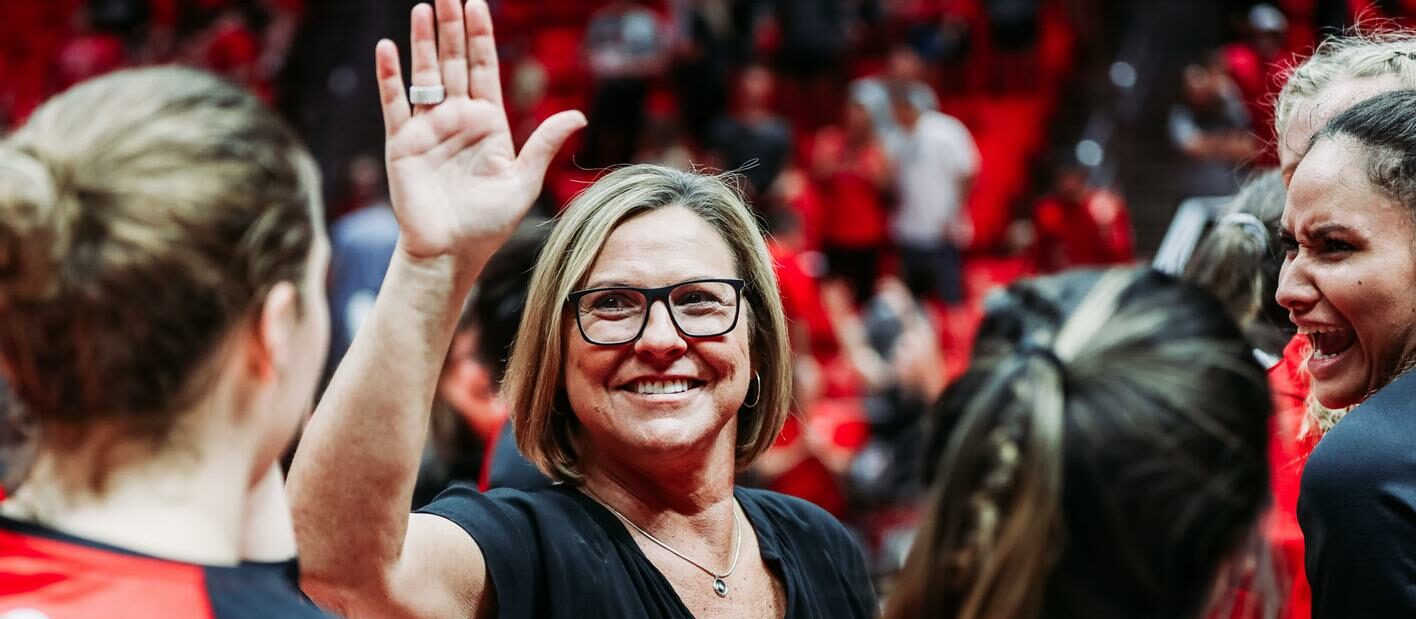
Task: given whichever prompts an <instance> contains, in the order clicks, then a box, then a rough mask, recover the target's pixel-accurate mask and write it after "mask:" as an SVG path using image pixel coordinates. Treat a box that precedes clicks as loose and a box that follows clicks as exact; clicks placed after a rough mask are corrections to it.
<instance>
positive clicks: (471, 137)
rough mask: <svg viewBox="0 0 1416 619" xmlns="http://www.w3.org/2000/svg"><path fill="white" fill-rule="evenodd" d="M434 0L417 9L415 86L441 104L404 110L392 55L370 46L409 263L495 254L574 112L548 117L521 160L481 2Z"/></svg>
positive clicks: (572, 124) (574, 120) (577, 123)
mask: <svg viewBox="0 0 1416 619" xmlns="http://www.w3.org/2000/svg"><path fill="white" fill-rule="evenodd" d="M459 4H460V2H459V0H438V1H437V12H436V21H437V24H436V28H437V34H436V37H435V35H434V12H433V10H432V8H431V7H429V6H428V5H426V4H420V5H418V6H416V7H414V9H413V26H412V37H411V39H412V42H411V46H410V50H411V54H412V73H413V75H412V77H413V85H414V86H425V87H426V86H442V87H443V88H444V89H445V90H446V93H447V95H446V99H445V100H444V101H443V102H441V103H438V104H435V105H417V106H413V107H412V108H410V106H409V104H408V98H407V95H406V94H405V90H404V82H403V75H402V73H401V70H400V68H399V58H398V49H397V47H396V46H394V44H393V43H392V42H390V41H380V42H379V45H378V47H377V49H376V52H375V56H376V64H377V67H378V75H379V96H380V99H381V101H382V105H383V116H384V128H385V130H386V143H385V158H386V160H387V164H388V180H389V194H390V196H389V197H390V199H391V201H392V203H393V209H394V212H395V214H396V215H397V217H398V227H399V231H400V244H401V245H402V247H403V250H404V251H406V252H407V253H408V254H409V255H410V256H412V257H415V258H432V257H438V256H444V255H467V254H481V255H483V256H485V255H488V254H490V253H491V252H492V251H495V250H496V248H497V247H499V246H500V245H501V243H502V242H503V241H504V240H505V239H506V237H507V236H508V235H510V234H511V231H512V230H513V229H514V228H515V227H516V224H517V223H518V222H520V221H521V218H522V217H524V216H525V215H526V211H527V209H529V208H530V206H531V202H532V200H534V199H535V198H536V195H537V194H538V193H540V188H541V182H542V180H544V178H545V173H546V167H547V166H549V165H550V162H551V158H552V157H553V156H554V155H555V153H556V151H557V150H559V149H560V147H561V145H562V144H564V143H565V140H566V138H568V137H570V134H571V133H573V132H575V131H576V130H578V129H579V128H581V127H583V126H584V125H585V118H584V116H582V115H581V114H580V113H579V112H561V113H560V114H556V115H555V116H552V117H550V118H548V119H546V121H545V122H544V123H542V124H541V126H540V127H538V128H537V129H536V131H535V132H534V133H532V135H531V137H530V139H528V140H527V141H526V144H525V146H524V147H523V148H522V149H521V154H520V155H519V156H518V155H517V153H516V151H515V149H514V147H513V146H512V142H511V131H510V129H509V127H508V125H507V121H506V113H505V112H504V111H503V108H502V97H501V77H500V75H499V73H498V68H497V57H496V46H495V41H494V40H493V37H492V23H491V16H490V15H489V13H488V11H487V4H486V2H485V1H484V0H471V1H470V2H468V3H467V5H466V6H465V7H463V6H459Z"/></svg>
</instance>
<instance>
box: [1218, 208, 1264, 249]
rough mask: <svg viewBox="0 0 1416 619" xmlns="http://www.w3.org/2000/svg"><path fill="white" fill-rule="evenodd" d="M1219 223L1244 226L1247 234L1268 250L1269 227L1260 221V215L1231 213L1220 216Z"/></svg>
mask: <svg viewBox="0 0 1416 619" xmlns="http://www.w3.org/2000/svg"><path fill="white" fill-rule="evenodd" d="M1219 225H1221V226H1239V227H1240V228H1243V229H1244V233H1245V234H1248V235H1249V237H1250V238H1252V239H1254V240H1255V241H1258V242H1259V243H1261V244H1262V245H1263V247H1264V251H1268V248H1269V231H1268V228H1266V227H1264V222H1262V221H1259V218H1258V217H1255V216H1253V215H1250V214H1249V213H1230V214H1228V215H1225V216H1224V217H1222V218H1220V220H1219Z"/></svg>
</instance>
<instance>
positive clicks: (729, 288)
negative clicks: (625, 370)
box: [566, 279, 746, 346]
mask: <svg viewBox="0 0 1416 619" xmlns="http://www.w3.org/2000/svg"><path fill="white" fill-rule="evenodd" d="M744 286H746V282H743V281H742V280H740V279H695V280H692V281H687V282H680V283H677V284H674V285H672V286H664V287H662V288H631V287H628V286H616V287H613V288H590V289H588V290H577V291H575V292H572V293H570V295H568V296H567V297H566V302H567V303H569V304H570V306H571V307H573V308H575V324H576V326H577V327H579V328H580V337H583V338H585V341H587V342H590V343H591V344H595V345H598V346H618V345H620V344H627V343H629V342H633V341H635V340H637V339H639V336H641V335H643V334H644V326H645V325H647V324H649V308H650V307H651V306H653V305H654V302H655V301H663V302H664V306H665V307H667V308H668V309H669V319H670V320H672V321H673V323H674V327H675V328H677V329H678V330H679V333H682V334H684V335H686V336H688V337H717V336H719V335H722V334H724V333H727V332H729V331H732V330H733V328H734V327H737V319H738V306H739V305H741V301H742V289H743V287H744Z"/></svg>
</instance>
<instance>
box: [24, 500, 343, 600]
mask: <svg viewBox="0 0 1416 619" xmlns="http://www.w3.org/2000/svg"><path fill="white" fill-rule="evenodd" d="M293 565H294V563H293V562H291V563H288V564H286V563H245V564H241V565H239V566H229V567H226V566H208V565H198V564H193V563H182V562H178V561H168V560H165V559H158V558H155V557H150V556H146V555H140V554H137V553H133V552H130V551H127V550H123V549H121V548H116V547H113V546H109V545H106V544H101V543H98V542H93V541H89V540H85V539H81V538H77V537H74V536H71V535H66V534H63V533H59V532H57V531H54V530H52V529H47V528H45V527H41V526H37V525H34V524H30V523H25V522H20V521H17V520H11V519H8V518H0V616H10V615H9V613H15V616H23V617H26V618H30V619H40V618H47V619H80V618H83V619H89V618H93V617H105V618H107V619H149V618H152V617H180V618H183V619H256V618H285V617H290V618H296V619H322V618H327V617H330V615H327V614H325V613H324V612H322V611H320V610H319V609H318V608H316V607H315V605H314V604H312V603H310V602H309V601H308V600H307V599H305V597H304V595H303V594H301V593H300V591H299V589H298V588H296V586H295V577H294V569H293Z"/></svg>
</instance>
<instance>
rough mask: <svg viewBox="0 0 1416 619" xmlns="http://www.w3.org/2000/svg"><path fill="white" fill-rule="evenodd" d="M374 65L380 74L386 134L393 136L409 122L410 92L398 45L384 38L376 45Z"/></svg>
mask: <svg viewBox="0 0 1416 619" xmlns="http://www.w3.org/2000/svg"><path fill="white" fill-rule="evenodd" d="M374 67H375V70H376V73H377V75H378V83H379V103H380V104H381V106H382V107H383V119H384V134H385V135H386V136H391V135H393V134H394V133H395V132H397V131H398V128H399V127H402V126H403V123H405V122H408V117H409V110H408V94H407V93H406V92H404V90H403V68H402V67H400V66H399V62H398V46H397V45H394V44H393V41H390V40H388V39H383V40H381V41H379V43H378V45H376V46H374Z"/></svg>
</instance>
